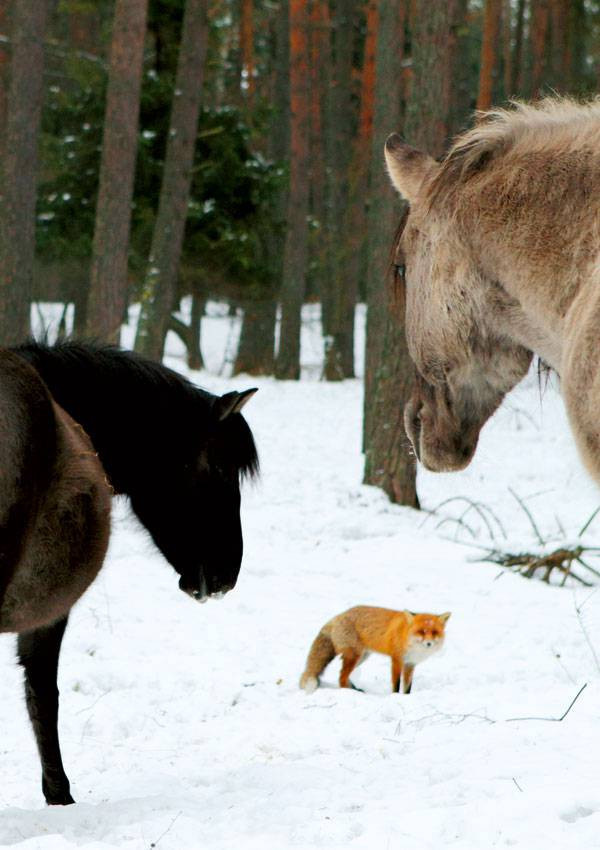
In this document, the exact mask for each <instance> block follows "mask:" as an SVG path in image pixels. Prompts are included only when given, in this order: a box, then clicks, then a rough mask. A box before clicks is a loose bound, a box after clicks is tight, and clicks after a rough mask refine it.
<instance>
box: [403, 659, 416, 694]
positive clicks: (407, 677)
mask: <svg viewBox="0 0 600 850" xmlns="http://www.w3.org/2000/svg"><path fill="white" fill-rule="evenodd" d="M414 672H415V665H414V664H407V665H406V667H405V668H404V693H405V694H409V693H410V691H411V688H412V680H413V673H414Z"/></svg>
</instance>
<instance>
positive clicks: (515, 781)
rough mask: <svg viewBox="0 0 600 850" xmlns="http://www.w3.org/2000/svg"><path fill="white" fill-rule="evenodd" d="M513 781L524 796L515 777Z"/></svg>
mask: <svg viewBox="0 0 600 850" xmlns="http://www.w3.org/2000/svg"><path fill="white" fill-rule="evenodd" d="M512 781H513V782H514V783H515V785H516V786H517V788H518V789H519V791H520V792H521V794H522V793H523V789H522V788H521V786H520V785H519V783H518V782H517V780H516V779H515V777H514V776H513V778H512Z"/></svg>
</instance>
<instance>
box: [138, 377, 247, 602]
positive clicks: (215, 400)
mask: <svg viewBox="0 0 600 850" xmlns="http://www.w3.org/2000/svg"><path fill="white" fill-rule="evenodd" d="M198 392H199V396H198V402H199V409H198V413H201V415H200V416H198V417H196V416H193V415H190V421H187V422H182V423H179V425H180V430H179V431H178V433H177V435H176V437H175V439H176V444H175V445H170V446H168V447H164V451H161V447H160V446H157V447H156V450H157V453H158V455H159V456H160V457H156V458H155V459H154V460H155V463H153V474H152V477H151V478H149V479H148V480H147V486H146V487H144V488H141V489H140V490H138V491H137V492H136V493H135V494H132V497H131V502H132V507H133V509H134V511H135V513H136V514H137V515H138V517H139V519H140V520H141V522H142V523H143V524H144V525H145V526H146V528H147V529H148V530H149V531H150V533H151V535H152V538H153V540H154V542H155V543H156V545H157V546H158V548H159V549H160V551H161V552H162V554H163V555H164V556H165V558H166V559H167V560H168V561H169V562H170V563H171V564H172V566H173V567H174V568H175V570H176V571H177V572H178V573H179V576H180V579H179V587H180V588H181V590H183V591H184V592H185V593H187V594H189V595H190V596H192V597H193V598H194V599H197V600H198V601H200V602H205V601H206V599H208V597H209V596H212V597H215V598H219V597H220V596H222V595H223V594H224V593H226V592H227V591H228V590H231V589H232V588H233V587H234V586H235V583H236V581H237V577H238V573H239V571H240V566H241V563H242V552H243V540H242V526H241V521H240V482H241V479H242V478H244V477H246V476H254V475H255V474H256V473H257V471H258V457H257V454H256V448H255V445H254V440H253V438H252V433H251V431H250V428H249V427H248V425H247V423H246V421H245V419H244V418H243V416H241V414H240V411H241V409H242V407H243V406H244V405H245V404H246V402H247V401H248V400H249V399H250V398H251V397H252V396H253V395H254V393H255V392H256V390H255V389H250V390H246V391H245V392H241V393H238V392H230V393H227V394H226V395H224V396H220V397H219V396H217V397H210V399H211V402H212V403H211V404H210V405H209V408H208V410H207V409H206V394H202V395H200V392H201V391H198ZM190 414H192V411H190ZM159 493H160V496H159ZM157 496H158V498H157Z"/></svg>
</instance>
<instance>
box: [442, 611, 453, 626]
mask: <svg viewBox="0 0 600 850" xmlns="http://www.w3.org/2000/svg"><path fill="white" fill-rule="evenodd" d="M450 616H451V612H450V611H446V613H445V614H440V620H441V621H442V622H443V623H447V622H448V620H449V619H450Z"/></svg>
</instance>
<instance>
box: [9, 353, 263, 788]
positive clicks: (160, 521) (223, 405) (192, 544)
mask: <svg viewBox="0 0 600 850" xmlns="http://www.w3.org/2000/svg"><path fill="white" fill-rule="evenodd" d="M12 351H13V352H14V353H15V354H17V355H18V356H19V358H14V359H20V362H22V361H23V360H25V361H27V362H28V363H29V364H30V366H32V367H33V369H28V371H29V372H30V373H33V370H35V373H36V374H37V375H39V377H40V378H41V379H42V381H43V382H44V385H45V387H47V389H48V391H49V393H50V395H51V397H52V398H53V399H54V401H55V402H56V403H57V404H58V405H59V406H60V408H62V410H64V411H66V414H67V415H68V417H70V418H71V419H72V420H74V421H75V422H76V423H77V425H78V426H80V428H79V431H80V433H81V438H82V440H84V441H85V440H87V439H88V437H89V440H91V444H93V448H94V449H95V451H96V452H97V454H98V458H99V461H100V463H101V464H102V468H103V470H104V473H105V474H106V478H107V481H108V482H109V483H110V486H111V488H112V490H113V492H114V493H116V494H124V495H127V496H128V497H129V498H130V500H131V505H132V508H133V510H134V512H135V513H136V514H137V516H138V518H139V519H140V521H141V522H142V524H143V525H144V526H145V527H146V528H147V529H148V531H149V532H150V534H151V535H152V538H153V540H154V542H155V543H156V545H157V546H158V548H159V549H160V550H161V552H162V553H163V555H164V556H165V558H166V559H167V560H168V561H169V562H170V563H171V564H172V565H173V567H174V568H175V570H176V572H177V573H178V574H179V576H180V578H179V587H180V588H181V589H182V590H183V591H185V592H186V593H188V594H189V595H190V596H192V597H193V598H195V599H198V600H199V601H201V602H203V601H205V600H206V599H207V598H208V597H209V596H213V597H219V596H221V595H222V594H224V593H226V592H227V591H228V590H231V588H232V587H233V586H234V585H235V583H236V580H237V576H238V573H239V570H240V565H241V560H242V548H243V545H242V529H241V523H240V479H241V478H243V477H245V476H254V475H256V474H257V472H258V457H257V453H256V448H255V445H254V440H253V438H252V433H251V431H250V428H249V427H248V425H247V423H246V421H245V420H244V418H243V417H242V416H241V415H240V411H241V409H242V407H243V406H244V404H245V403H246V402H247V401H248V399H249V398H250V397H251V396H252V395H253V394H254V393H255V392H256V390H254V389H251V390H247V391H245V392H242V393H238V392H231V393H227V394H225V395H224V396H214V395H212V394H210V393H208V392H205V391H204V390H201V389H198V388H197V387H195V386H193V385H192V384H191V383H190V382H189V381H187V380H186V379H185V378H183V377H182V376H180V375H178V374H177V373H176V372H174V371H172V370H171V369H168V368H166V367H165V366H162V365H160V364H158V363H154V362H152V361H150V360H147V359H145V358H143V357H140V356H138V355H136V354H134V353H132V352H125V351H121V350H119V349H117V348H113V347H110V346H95V345H88V344H83V343H75V342H65V343H60V344H57V345H55V346H47V345H42V344H38V343H35V342H30V343H26V344H24V345H21V346H18V347H16V348H14V349H12ZM10 356H12V355H10ZM23 367H24V368H27V366H26V364H25V363H23ZM39 383H40V384H41V381H39ZM42 386H43V385H42ZM68 417H67V418H68ZM88 455H91V456H92V457H93V456H94V455H93V452H91V447H90V451H88ZM98 466H99V465H98ZM0 507H1V505H0ZM2 524H5V523H4V520H3V519H2V517H1V516H0V533H1V534H2V536H5V537H6V536H7V535H6V533H5V532H4V529H2V527H1V526H2ZM58 534H60V531H58ZM0 557H1V554H0ZM2 569H3V566H2V563H1V560H0V570H2ZM98 569H99V567H98ZM0 581H1V575H0ZM88 583H89V582H88ZM86 586H87V585H86ZM1 588H2V585H1V584H0V592H1ZM84 589H85V588H84ZM81 592H83V590H82V591H81ZM73 601H74V600H73ZM1 604H2V597H1V596H0V605H1ZM71 604H73V603H72V602H71ZM69 607H70V606H67V608H66V609H65V610H63V611H61V612H60V616H58V617H56V616H55V617H54V618H53V619H52V620H51V621H50V622H46V623H44V624H42V626H41V627H40V628H38V627H37V625H38V624H37V623H34V624H32V625H31V626H29V627H27V630H26V631H25V630H24V629H11V628H8V629H4V630H5V631H19V632H20V634H19V641H18V653H19V659H20V662H21V664H22V665H23V667H24V669H25V678H26V688H27V695H28V698H27V705H28V709H29V714H30V717H31V720H32V724H33V727H34V731H35V734H36V738H37V743H38V748H39V751H40V756H41V760H42V769H43V780H42V781H43V790H44V794H45V797H46V801H47V802H48V803H51V804H66V803H71V802H73V800H72V797H71V795H70V790H69V781H68V779H67V777H66V775H65V772H64V770H63V767H62V762H61V756H60V749H59V745H58V736H57V731H56V717H57V711H58V691H57V689H56V671H57V665H58V655H59V652H60V645H61V641H62V637H63V633H64V630H65V626H66V623H67V616H68V609H69ZM0 611H1V608H0ZM0 623H1V621H0ZM0 628H1V626H0Z"/></svg>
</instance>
